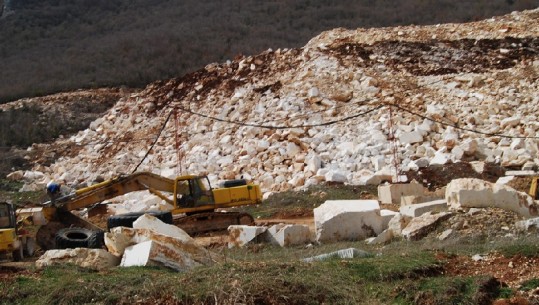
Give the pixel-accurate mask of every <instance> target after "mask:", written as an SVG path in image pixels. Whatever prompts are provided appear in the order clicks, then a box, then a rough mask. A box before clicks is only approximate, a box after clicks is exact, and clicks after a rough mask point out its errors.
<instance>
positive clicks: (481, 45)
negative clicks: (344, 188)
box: [29, 10, 539, 192]
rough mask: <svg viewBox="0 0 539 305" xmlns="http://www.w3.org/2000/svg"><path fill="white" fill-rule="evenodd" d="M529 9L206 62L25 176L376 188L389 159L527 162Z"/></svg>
mask: <svg viewBox="0 0 539 305" xmlns="http://www.w3.org/2000/svg"><path fill="white" fill-rule="evenodd" d="M538 17H539V10H533V11H525V12H521V13H512V14H509V15H506V16H501V17H495V18H491V19H488V20H483V21H479V22H473V23H468V24H443V25H433V26H406V27H396V28H384V29H356V30H345V29H335V30H331V31H327V32H324V33H322V34H320V35H319V36H317V37H315V38H313V39H312V40H311V41H310V42H309V43H308V44H307V45H305V47H303V48H301V49H278V50H267V51H265V52H263V53H261V54H258V55H254V56H247V57H239V58H237V59H235V60H231V61H227V62H224V63H219V64H218V63H213V64H209V65H207V66H206V67H205V68H204V69H201V70H199V71H196V72H193V73H191V74H187V75H184V76H183V77H180V78H176V79H171V80H166V81H159V82H155V83H153V84H150V85H149V86H148V87H146V89H144V90H143V91H141V92H138V93H135V94H132V95H130V97H129V98H125V99H120V100H118V102H117V103H116V104H115V105H114V107H112V108H111V109H110V110H109V111H108V112H107V113H106V114H105V115H104V116H103V117H101V118H98V119H97V120H95V121H94V122H93V123H92V124H91V125H90V127H89V128H88V129H86V130H83V131H80V132H79V133H77V134H76V135H73V136H71V137H70V138H66V139H59V140H58V141H57V142H56V143H55V144H54V145H56V147H58V146H69V147H75V148H76V149H77V153H76V154H71V155H63V156H58V157H57V158H56V160H55V162H54V163H52V164H50V165H45V164H38V165H36V167H35V170H36V171H40V172H43V173H44V175H45V177H46V178H42V180H43V179H57V180H65V182H66V183H68V184H74V185H75V184H80V183H91V181H94V180H95V179H96V178H98V177H104V178H111V177H114V176H117V175H119V174H125V173H130V172H131V171H133V170H134V169H135V168H137V169H138V170H142V171H151V172H154V173H157V174H161V175H165V176H174V175H178V174H181V173H183V174H185V173H192V174H199V173H207V174H209V177H210V179H211V181H212V182H213V183H217V182H218V181H219V180H225V179H237V178H240V177H242V176H243V177H244V178H249V179H252V180H254V181H256V182H257V183H259V184H260V185H261V187H262V189H263V191H266V192H268V191H284V190H288V189H292V188H301V187H305V186H309V185H313V184H318V183H321V182H337V183H350V184H367V183H373V184H377V183H380V182H381V181H387V180H388V179H392V177H393V176H395V174H396V169H395V166H394V165H395V164H398V168H399V169H400V170H404V171H406V170H420V169H421V168H423V167H425V166H428V165H434V164H446V163H448V162H459V161H486V162H495V163H498V164H500V165H502V166H506V167H514V168H518V169H520V168H522V167H524V166H525V165H526V166H527V167H529V166H530V164H532V165H535V166H537V165H539V158H538V151H539V145H538V143H539V142H538V140H537V135H538V131H539V123H538V122H537V120H536V115H537V112H538V111H539V96H538V95H537V92H538V91H539V77H538V76H539V18H538ZM173 109H175V111H174V110H173ZM161 129H162V130H161ZM473 131H476V132H473ZM157 136H159V138H158V139H157V140H156V137H157ZM505 136H507V137H505ZM511 137H513V138H511ZM154 141H156V142H155V145H154V146H152V144H153V142H154ZM150 148H151V151H150V152H149V154H148V155H147V156H146V153H147V152H148V151H149V150H150ZM29 149H31V150H45V151H46V147H42V146H40V145H35V146H33V147H31V148H29ZM145 156H146V158H144V157H145ZM139 163H140V165H139V166H138V167H137V165H138V164H139ZM41 182H42V181H41Z"/></svg>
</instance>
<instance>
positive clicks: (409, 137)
mask: <svg viewBox="0 0 539 305" xmlns="http://www.w3.org/2000/svg"><path fill="white" fill-rule="evenodd" d="M399 141H400V143H401V144H403V145H406V144H413V143H420V142H423V136H422V135H421V133H420V132H418V131H411V132H403V133H401V134H400V136H399Z"/></svg>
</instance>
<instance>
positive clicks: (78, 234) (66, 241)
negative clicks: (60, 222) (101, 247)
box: [55, 228, 95, 249]
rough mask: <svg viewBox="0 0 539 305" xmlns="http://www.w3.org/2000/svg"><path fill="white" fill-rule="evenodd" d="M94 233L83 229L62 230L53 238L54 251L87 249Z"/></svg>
mask: <svg viewBox="0 0 539 305" xmlns="http://www.w3.org/2000/svg"><path fill="white" fill-rule="evenodd" d="M94 234H95V232H94V231H92V230H88V229H85V228H64V229H61V230H59V231H58V233H56V236H55V240H56V249H67V248H70V249H74V248H89V243H90V239H91V237H92V235H94Z"/></svg>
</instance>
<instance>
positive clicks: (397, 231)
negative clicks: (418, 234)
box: [387, 213, 410, 237]
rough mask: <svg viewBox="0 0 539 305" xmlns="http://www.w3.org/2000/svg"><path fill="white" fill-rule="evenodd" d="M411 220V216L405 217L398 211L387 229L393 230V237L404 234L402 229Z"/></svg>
mask: <svg viewBox="0 0 539 305" xmlns="http://www.w3.org/2000/svg"><path fill="white" fill-rule="evenodd" d="M409 222H410V217H405V216H404V215H402V214H401V213H397V215H395V216H394V217H393V218H391V220H390V221H389V223H388V228H387V230H388V231H390V232H391V236H392V237H397V236H402V230H403V229H404V228H406V226H407V225H408V223H409Z"/></svg>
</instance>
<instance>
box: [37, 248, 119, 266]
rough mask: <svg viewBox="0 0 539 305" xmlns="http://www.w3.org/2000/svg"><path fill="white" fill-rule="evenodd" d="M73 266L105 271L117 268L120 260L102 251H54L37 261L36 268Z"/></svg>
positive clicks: (77, 249)
mask: <svg viewBox="0 0 539 305" xmlns="http://www.w3.org/2000/svg"><path fill="white" fill-rule="evenodd" d="M64 264H74V265H77V266H80V267H84V268H89V269H95V270H105V269H108V268H111V267H115V266H118V264H120V259H119V258H118V257H116V256H114V255H112V254H111V253H109V252H107V251H106V250H104V249H88V248H75V249H61V250H58V249H55V250H47V251H46V252H45V253H44V254H43V255H42V256H41V257H40V258H39V259H38V260H37V261H36V267H37V268H44V267H47V266H54V265H64Z"/></svg>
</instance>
